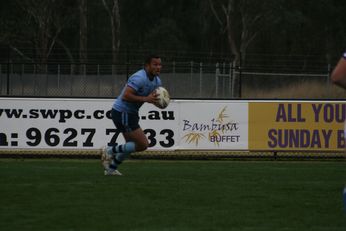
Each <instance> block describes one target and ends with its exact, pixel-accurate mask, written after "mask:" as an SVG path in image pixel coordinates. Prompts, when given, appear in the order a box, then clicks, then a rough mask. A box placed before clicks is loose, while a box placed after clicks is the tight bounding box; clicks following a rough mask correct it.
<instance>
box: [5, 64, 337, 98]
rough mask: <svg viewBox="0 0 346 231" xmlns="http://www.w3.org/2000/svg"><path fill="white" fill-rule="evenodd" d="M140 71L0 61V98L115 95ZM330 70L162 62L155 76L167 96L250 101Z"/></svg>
mask: <svg viewBox="0 0 346 231" xmlns="http://www.w3.org/2000/svg"><path fill="white" fill-rule="evenodd" d="M142 67H143V64H122V65H120V64H118V65H111V64H59V63H58V64H45V65H38V64H34V63H0V95H1V96H26V97H31V96H32V97H103V98H104V97H106V98H107V97H115V96H117V95H118V94H119V93H120V91H121V89H122V87H123V86H124V85H125V83H126V81H127V79H128V77H129V76H130V75H131V74H132V73H134V72H135V71H137V70H138V69H140V68H142ZM330 71H331V67H330V66H328V65H327V66H324V67H321V68H319V69H318V70H312V71H311V70H310V71H300V70H294V69H291V70H280V69H275V68H263V66H261V67H255V68H254V67H239V66H236V65H235V64H234V63H226V62H223V63H202V62H192V61H191V62H167V63H164V66H163V69H162V73H161V75H160V77H161V79H162V82H163V85H164V86H165V87H166V88H167V89H168V90H169V92H170V94H171V97H172V98H192V99H196V98H203V99H235V98H242V97H244V96H245V97H247V98H251V97H252V95H251V91H253V90H254V89H261V90H262V91H271V90H274V89H280V88H285V87H287V86H289V85H301V84H307V85H308V84H309V83H319V84H320V85H321V86H322V87H324V86H326V85H328V84H329V83H330V80H329V74H330ZM326 89H327V88H326ZM246 90H247V91H248V92H247V93H246V94H244V91H246ZM249 91H250V93H249Z"/></svg>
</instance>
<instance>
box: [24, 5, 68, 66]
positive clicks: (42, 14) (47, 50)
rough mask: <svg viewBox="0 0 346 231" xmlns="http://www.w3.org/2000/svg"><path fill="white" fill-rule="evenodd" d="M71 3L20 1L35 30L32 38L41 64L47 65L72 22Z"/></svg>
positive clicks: (37, 58)
mask: <svg viewBox="0 0 346 231" xmlns="http://www.w3.org/2000/svg"><path fill="white" fill-rule="evenodd" d="M69 2H70V1H68V0H66V1H63V0H60V1H59V0H22V1H18V4H19V6H20V7H21V9H22V10H23V11H24V12H25V13H26V15H27V16H28V21H29V23H30V26H31V28H32V29H33V33H32V34H31V38H32V42H33V45H34V47H35V51H36V60H37V62H38V63H40V64H45V63H47V61H48V57H49V55H50V54H51V52H52V49H53V47H54V46H55V44H56V42H57V39H58V36H59V34H60V33H61V31H62V29H63V28H64V27H65V26H67V25H68V24H69V22H70V20H71V17H69V15H71V14H69V12H70V11H71V9H72V7H71V4H70V3H69Z"/></svg>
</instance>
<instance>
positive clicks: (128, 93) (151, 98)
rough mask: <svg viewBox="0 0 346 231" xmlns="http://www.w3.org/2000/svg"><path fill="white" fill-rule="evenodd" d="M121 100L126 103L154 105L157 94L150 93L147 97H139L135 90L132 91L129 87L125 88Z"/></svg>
mask: <svg viewBox="0 0 346 231" xmlns="http://www.w3.org/2000/svg"><path fill="white" fill-rule="evenodd" d="M122 99H123V100H125V101H128V102H137V103H145V102H146V103H152V104H154V103H156V102H157V100H158V99H157V94H156V93H155V91H153V92H152V93H150V94H149V95H148V96H139V95H137V94H136V90H135V89H133V88H132V87H130V86H127V87H126V88H125V92H124V95H123V98H122Z"/></svg>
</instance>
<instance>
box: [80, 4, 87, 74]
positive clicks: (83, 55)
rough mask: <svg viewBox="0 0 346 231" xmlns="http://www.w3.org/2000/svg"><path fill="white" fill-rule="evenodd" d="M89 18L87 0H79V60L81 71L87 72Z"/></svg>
mask: <svg viewBox="0 0 346 231" xmlns="http://www.w3.org/2000/svg"><path fill="white" fill-rule="evenodd" d="M87 51H88V20H87V0H79V62H80V64H81V65H80V73H85V71H86V70H85V65H83V64H85V63H87V62H88V52H87Z"/></svg>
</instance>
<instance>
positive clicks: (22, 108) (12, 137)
mask: <svg viewBox="0 0 346 231" xmlns="http://www.w3.org/2000/svg"><path fill="white" fill-rule="evenodd" d="M112 104H113V100H112V99H30V98H0V149H10V148H17V149H40V148H42V149H51V148H58V149H99V148H101V147H103V146H105V145H111V144H113V143H115V142H119V143H122V142H124V139H123V137H122V135H120V134H119V131H118V130H117V129H116V128H115V126H114V125H113V122H112V120H111V107H112ZM176 107H177V105H176V104H175V103H172V104H171V105H170V106H169V108H167V110H161V109H158V108H156V107H154V106H153V105H150V104H144V105H143V107H142V108H141V110H140V117H141V120H140V124H141V126H142V128H143V130H144V132H145V134H146V135H147V137H148V140H149V145H150V148H153V149H157V150H161V149H172V148H174V146H175V145H176V141H175V139H176V134H177V133H178V132H177V129H178V122H177V118H176V110H177V108H176Z"/></svg>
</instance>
